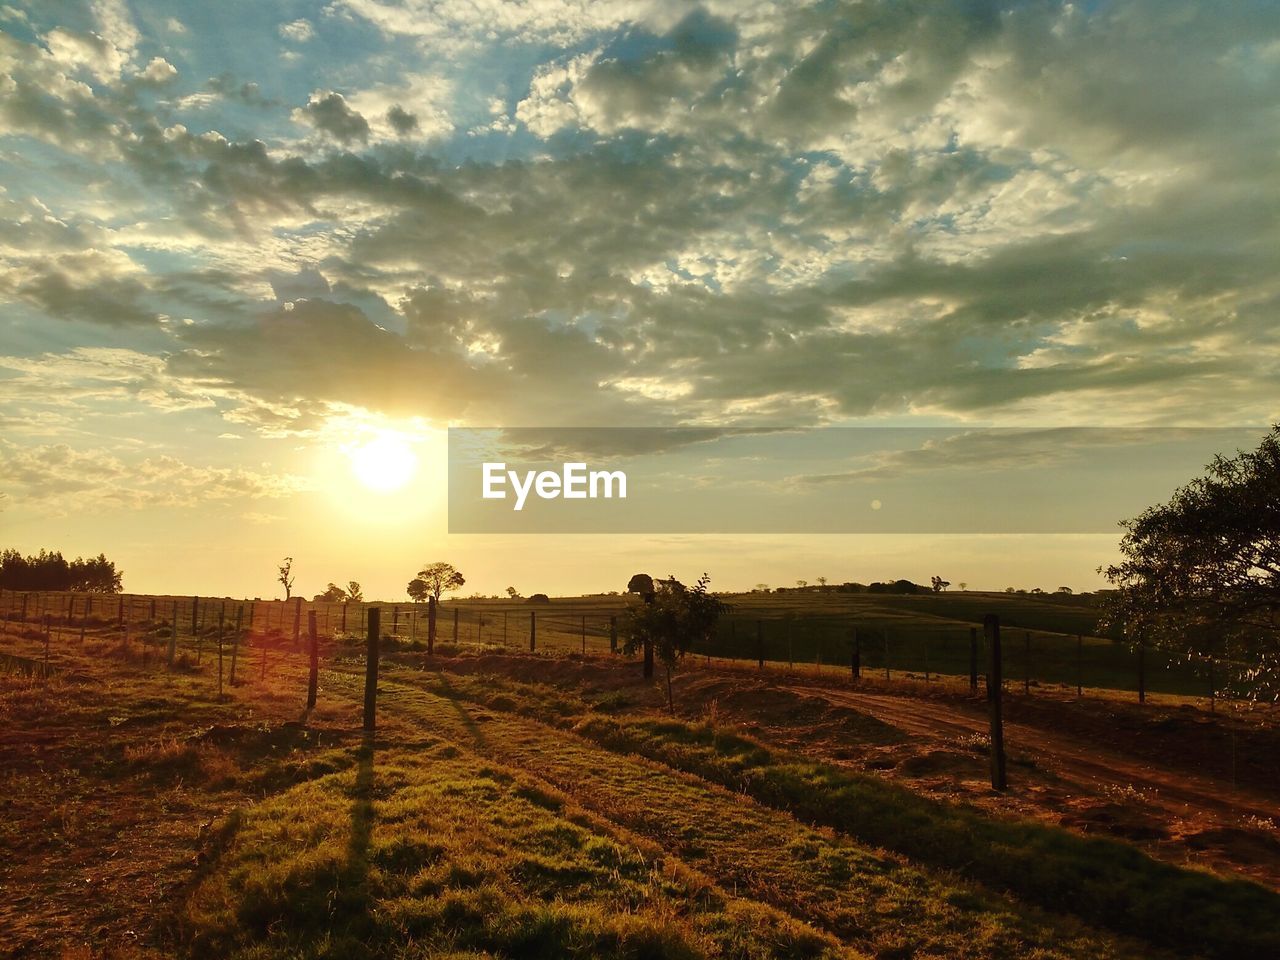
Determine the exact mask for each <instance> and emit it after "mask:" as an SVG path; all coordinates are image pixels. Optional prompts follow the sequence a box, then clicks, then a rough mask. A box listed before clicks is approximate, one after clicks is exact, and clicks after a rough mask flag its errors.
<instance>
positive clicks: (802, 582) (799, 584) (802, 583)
mask: <svg viewBox="0 0 1280 960" xmlns="http://www.w3.org/2000/svg"><path fill="white" fill-rule="evenodd" d="M808 585H809V581H808V580H797V581H796V586H797V587H799V588H800V589H801V590H803V589H804V588H805V587H807V586H808Z"/></svg>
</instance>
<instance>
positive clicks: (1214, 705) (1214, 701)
mask: <svg viewBox="0 0 1280 960" xmlns="http://www.w3.org/2000/svg"><path fill="white" fill-rule="evenodd" d="M1216 686H1217V685H1216V684H1215V683H1214V677H1213V654H1210V655H1209V712H1210V713H1217V712H1218V697H1217V689H1216Z"/></svg>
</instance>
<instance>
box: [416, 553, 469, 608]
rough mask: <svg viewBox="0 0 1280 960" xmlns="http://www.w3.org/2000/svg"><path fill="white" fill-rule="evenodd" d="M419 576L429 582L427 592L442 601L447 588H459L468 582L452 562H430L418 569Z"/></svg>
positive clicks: (437, 600) (437, 601)
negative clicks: (441, 598)
mask: <svg viewBox="0 0 1280 960" xmlns="http://www.w3.org/2000/svg"><path fill="white" fill-rule="evenodd" d="M418 578H419V579H420V580H423V581H425V582H426V584H427V594H428V595H429V596H432V597H435V599H436V603H439V602H440V594H442V593H444V592H445V591H447V590H457V589H459V588H460V587H462V586H463V585H464V584H466V582H467V581H466V579H465V578H464V577H463V576H462V574H461V573H459V572H458V570H457V568H455V567H454V565H453V564H451V563H444V562H443V561H437V562H435V563H428V564H426V565H425V566H423V568H422V569H421V570H419V571H418Z"/></svg>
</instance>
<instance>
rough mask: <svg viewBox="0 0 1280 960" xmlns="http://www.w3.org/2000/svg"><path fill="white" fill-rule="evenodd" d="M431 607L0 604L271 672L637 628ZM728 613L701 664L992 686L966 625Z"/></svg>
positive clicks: (1212, 681) (1105, 649) (1063, 675)
mask: <svg viewBox="0 0 1280 960" xmlns="http://www.w3.org/2000/svg"><path fill="white" fill-rule="evenodd" d="M431 606H432V605H431V604H428V603H405V604H388V603H377V602H363V601H358V602H353V601H348V602H344V603H326V602H323V601H308V600H306V599H304V598H301V597H294V598H290V599H289V600H261V599H256V598H255V599H237V598H232V597H194V596H172V595H162V596H153V595H130V594H123V595H117V594H91V593H74V592H72V593H68V592H50V591H25V592H24V591H12V590H7V589H6V590H0V616H2V617H3V620H4V623H5V625H6V626H9V625H10V624H18V625H19V628H20V629H25V630H27V631H28V632H30V631H32V630H34V631H36V632H37V634H39V635H42V636H43V637H44V639H45V642H46V646H47V645H48V644H50V643H52V642H55V639H56V641H57V642H61V641H63V640H65V639H67V637H68V635H70V636H71V637H72V638H75V637H76V636H77V635H78V637H79V638H80V639H81V640H83V638H84V635H85V630H86V629H87V628H90V627H92V628H95V629H98V630H101V629H102V628H113V629H115V630H118V631H119V636H120V639H121V640H122V641H123V642H125V643H128V642H129V641H130V640H131V639H132V638H136V640H137V642H138V643H139V644H140V645H141V649H142V650H143V652H144V655H145V652H146V650H147V645H148V644H150V645H151V646H152V647H155V646H159V645H161V641H162V640H164V639H167V638H172V641H173V642H172V643H170V646H171V647H172V646H174V645H175V644H176V641H177V640H178V639H179V638H182V637H187V638H190V639H192V640H195V641H196V645H195V648H194V652H195V656H196V657H197V658H199V657H200V656H202V655H203V649H204V648H203V645H202V643H201V641H202V640H210V641H212V640H213V639H214V638H215V637H218V636H220V637H222V638H223V640H224V641H226V642H234V643H235V644H236V645H237V649H238V648H239V645H240V644H241V643H243V644H244V646H245V648H246V654H247V653H248V652H249V650H250V649H252V650H261V651H262V663H263V669H265V663H266V659H265V658H266V656H267V653H268V652H269V651H272V650H288V649H290V648H294V649H297V648H299V646H300V644H301V643H302V641H303V639H304V638H305V637H306V635H307V634H308V632H309V622H310V615H311V614H312V613H314V614H315V617H316V630H317V633H318V634H319V635H320V636H321V637H324V638H327V639H329V640H336V641H338V642H340V643H341V642H343V641H344V640H345V641H347V642H356V641H358V640H359V639H360V638H362V637H363V636H364V634H365V631H366V628H367V624H368V611H369V610H370V609H372V608H377V609H379V610H380V611H381V620H380V632H381V634H382V637H383V640H384V643H385V644H386V645H387V646H388V647H389V648H391V649H398V648H403V649H409V650H415V649H427V648H428V647H429V646H430V647H433V648H437V649H439V650H440V652H442V653H448V652H453V651H452V649H451V648H454V647H461V648H468V649H475V650H510V651H529V650H532V651H540V652H547V653H556V654H568V653H577V654H580V655H584V656H591V655H596V656H600V655H623V650H624V648H625V644H626V637H627V634H628V632H629V628H630V620H631V618H630V609H631V608H630V607H629V606H628V605H627V603H626V600H625V599H624V598H601V599H600V600H597V601H595V602H587V603H576V604H575V603H574V602H573V601H552V602H547V603H542V604H538V603H529V602H527V601H475V600H446V601H444V602H442V603H440V604H439V605H438V606H436V608H435V611H434V620H435V623H434V634H433V633H432V624H431V620H432V611H431ZM754 614H760V615H753V613H736V612H732V611H731V612H730V613H728V614H726V615H724V616H722V617H721V619H720V622H719V624H718V627H717V630H716V633H715V635H714V636H713V637H712V638H710V640H709V642H706V643H703V644H698V645H695V648H694V649H692V650H691V651H690V656H691V657H692V658H693V660H694V661H695V662H696V661H698V660H699V659H701V660H702V661H704V662H706V663H711V662H716V663H720V664H726V665H739V666H741V665H748V664H750V663H751V662H753V661H754V662H755V664H756V666H757V667H758V668H759V669H775V670H776V669H786V670H792V671H799V672H803V673H808V674H815V673H816V674H818V675H831V676H845V677H848V678H850V679H853V678H855V677H857V676H880V677H883V678H888V679H893V678H895V677H896V678H899V679H912V680H921V681H924V682H934V681H942V680H951V681H959V682H963V680H964V679H965V678H966V677H969V676H970V675H971V674H972V676H973V677H974V678H979V677H980V678H982V679H983V680H985V676H986V672H987V650H986V645H985V639H984V637H983V636H982V631H981V630H980V629H978V628H977V627H976V625H968V624H963V623H942V624H937V623H929V622H921V621H913V620H909V619H906V618H898V619H894V618H892V617H878V618H877V617H868V616H859V615H857V614H854V613H841V614H835V615H832V614H821V613H814V614H805V613H804V612H803V611H797V610H786V611H777V612H775V613H774V615H772V616H769V615H764V614H761V612H760V611H759V610H757V611H754ZM1002 667H1003V675H1004V682H1005V684H1006V687H1007V688H1009V689H1011V690H1014V691H1017V690H1019V689H1021V690H1022V691H1023V692H1024V693H1026V694H1032V693H1033V692H1034V691H1035V690H1036V689H1038V688H1041V687H1053V688H1057V689H1062V688H1066V689H1067V690H1068V691H1069V690H1070V689H1071V688H1074V689H1075V690H1076V692H1077V693H1079V694H1083V692H1084V691H1085V690H1088V689H1106V690H1116V691H1128V692H1134V693H1138V694H1140V695H1145V694H1146V693H1164V694H1175V695H1181V696H1190V697H1200V698H1207V699H1208V700H1209V702H1210V703H1211V704H1212V703H1213V702H1214V701H1215V700H1216V699H1219V698H1222V697H1224V696H1226V694H1225V693H1224V690H1223V685H1222V680H1223V678H1224V677H1226V676H1227V675H1228V674H1229V673H1230V672H1231V671H1232V670H1234V669H1237V668H1238V667H1239V665H1238V664H1235V663H1234V662H1231V661H1226V660H1222V659H1214V660H1204V661H1200V662H1196V663H1188V662H1186V661H1177V660H1174V659H1172V658H1170V657H1168V656H1167V655H1166V654H1164V653H1163V652H1161V651H1156V650H1143V649H1137V650H1135V649H1132V648H1130V647H1129V646H1127V645H1124V644H1121V643H1116V642H1114V641H1111V640H1107V639H1103V638H1097V637H1087V636H1085V635H1083V634H1077V635H1074V636H1072V635H1069V634H1062V633H1057V632H1051V631H1043V630H1031V629H1026V630H1024V629H1018V628H1015V629H1010V630H1006V640H1005V643H1004V645H1003V656H1002Z"/></svg>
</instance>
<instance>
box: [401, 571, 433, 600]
mask: <svg viewBox="0 0 1280 960" xmlns="http://www.w3.org/2000/svg"><path fill="white" fill-rule="evenodd" d="M405 592H406V593H408V594H409V599H410V600H412V601H413V602H414V603H424V602H425V601H426V599H427V597H429V596H431V588H430V587H428V586H427V581H425V580H423V579H422V578H421V577H414V578H413V579H412V580H410V581H409V586H407V587H406V588H405Z"/></svg>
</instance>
